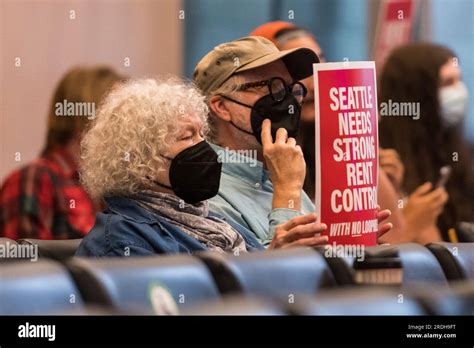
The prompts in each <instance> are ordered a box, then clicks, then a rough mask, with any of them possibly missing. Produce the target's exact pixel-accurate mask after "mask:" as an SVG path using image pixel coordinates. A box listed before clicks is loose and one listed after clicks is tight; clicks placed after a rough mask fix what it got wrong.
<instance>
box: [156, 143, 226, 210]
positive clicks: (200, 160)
mask: <svg viewBox="0 0 474 348" xmlns="http://www.w3.org/2000/svg"><path fill="white" fill-rule="evenodd" d="M162 156H163V155H162ZM163 157H165V158H167V159H169V160H170V161H171V166H170V173H169V176H170V183H171V186H167V185H163V184H161V183H159V182H155V183H156V184H158V185H160V186H163V187H166V188H169V189H171V190H173V191H174V193H175V194H176V196H178V197H179V198H182V199H183V200H184V201H185V202H186V203H190V204H194V203H197V202H201V201H205V200H206V199H209V198H212V197H214V196H215V195H216V194H217V192H219V184H220V181H221V169H222V163H220V162H219V161H218V160H217V159H218V156H217V153H216V152H215V151H214V150H213V149H212V147H211V146H210V145H209V144H208V143H207V142H206V141H205V140H204V141H201V142H200V143H197V144H196V145H193V146H191V147H188V148H187V149H185V150H183V151H181V152H180V153H179V154H177V155H176V156H175V157H174V158H169V157H166V156H163Z"/></svg>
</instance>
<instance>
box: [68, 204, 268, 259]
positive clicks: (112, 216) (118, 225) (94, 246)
mask: <svg viewBox="0 0 474 348" xmlns="http://www.w3.org/2000/svg"><path fill="white" fill-rule="evenodd" d="M106 202H107V209H106V210H105V211H104V212H101V213H98V214H97V218H96V222H95V225H94V227H93V228H92V230H91V231H90V232H89V233H88V234H87V235H86V236H85V237H84V239H83V241H82V242H81V244H80V246H79V248H78V249H77V251H76V256H96V257H102V256H145V255H153V254H168V253H188V254H193V253H195V252H198V251H203V250H206V249H207V248H206V247H205V246H204V245H203V244H202V243H201V242H199V241H198V240H197V239H195V238H193V237H191V236H189V235H188V234H186V233H185V232H184V231H182V230H181V229H180V228H179V227H178V226H176V225H174V224H173V223H171V222H169V221H168V220H166V219H165V218H163V217H161V216H159V215H156V214H152V213H151V212H149V211H148V210H146V209H145V208H143V207H141V206H140V205H139V204H137V202H135V201H134V200H132V199H129V198H125V197H109V198H107V199H106ZM210 215H211V216H213V217H218V218H221V219H223V220H225V219H224V218H223V217H221V216H219V215H217V214H214V213H210ZM226 222H227V223H229V224H230V225H231V226H232V227H233V228H234V229H235V230H236V231H237V232H239V233H240V234H241V235H242V237H243V238H244V240H245V243H246V245H247V250H248V251H254V250H262V249H264V247H263V246H262V245H261V244H260V243H259V242H258V241H257V239H256V238H255V237H254V235H253V233H252V232H250V231H248V230H247V229H245V228H244V227H242V226H240V225H238V224H235V223H233V222H231V221H228V220H226Z"/></svg>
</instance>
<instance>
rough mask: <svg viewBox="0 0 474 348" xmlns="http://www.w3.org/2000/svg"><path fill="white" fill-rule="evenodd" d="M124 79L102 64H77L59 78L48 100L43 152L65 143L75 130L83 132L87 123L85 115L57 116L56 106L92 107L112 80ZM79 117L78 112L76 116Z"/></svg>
mask: <svg viewBox="0 0 474 348" xmlns="http://www.w3.org/2000/svg"><path fill="white" fill-rule="evenodd" d="M124 79H125V78H124V77H123V76H121V75H120V74H118V73H117V72H116V71H115V70H113V69H112V68H110V67H108V66H105V65H98V66H90V67H87V66H77V67H74V68H72V69H70V70H69V71H68V72H67V73H66V74H65V75H64V76H63V78H62V79H61V81H59V83H58V85H57V87H56V90H55V91H54V95H53V98H52V101H51V105H50V109H49V114H48V133H47V135H46V144H45V146H44V149H43V154H44V153H47V152H48V151H50V150H52V149H54V148H55V147H56V146H64V145H66V144H67V143H68V141H69V140H71V139H72V137H73V136H74V135H75V134H76V133H80V132H82V131H83V130H84V129H86V127H87V125H88V124H89V123H90V122H89V118H88V117H60V116H58V115H57V114H56V105H57V104H58V103H59V104H62V103H63V102H64V101H66V102H71V103H93V104H94V106H95V107H98V106H99V105H100V102H101V100H102V98H103V97H104V95H105V94H106V93H107V91H108V90H109V89H110V88H112V86H113V85H114V84H115V83H118V82H120V81H123V80H124ZM75 116H80V115H75Z"/></svg>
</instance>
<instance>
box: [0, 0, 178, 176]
mask: <svg viewBox="0 0 474 348" xmlns="http://www.w3.org/2000/svg"><path fill="white" fill-rule="evenodd" d="M181 9H182V7H181V1H180V0H95V1H94V0H83V1H77V0H76V1H70V0H63V1H61V0H36V1H35V0H29V1H25V0H0V180H3V179H4V178H5V176H6V175H7V174H8V173H9V172H10V171H11V170H12V169H14V168H16V167H18V166H21V165H23V164H25V163H27V162H28V161H30V160H31V159H33V158H35V157H36V156H37V155H38V153H39V151H40V150H41V148H42V145H43V142H44V138H45V132H46V118H47V111H48V107H49V103H50V100H51V98H52V94H53V90H54V88H55V86H56V83H57V82H58V80H59V79H60V78H61V76H62V75H63V74H64V73H65V72H66V71H67V70H68V69H69V68H70V67H72V66H74V65H76V64H98V63H103V64H109V65H111V66H113V67H114V68H115V69H117V70H118V71H120V72H121V73H123V74H126V75H128V76H134V77H138V76H156V75H159V74H164V73H172V74H181V70H182V47H181V46H182V44H181V43H182V36H181V35H182V21H181V20H180V19H179V11H180V10H181ZM71 10H72V11H75V17H76V18H75V19H71V18H70V15H71V12H70V11H71ZM16 57H19V58H21V66H20V67H15V58H16ZM125 57H129V58H130V64H131V65H130V67H125V66H124V59H125ZM16 152H19V153H20V154H21V161H19V162H17V161H15V153H16Z"/></svg>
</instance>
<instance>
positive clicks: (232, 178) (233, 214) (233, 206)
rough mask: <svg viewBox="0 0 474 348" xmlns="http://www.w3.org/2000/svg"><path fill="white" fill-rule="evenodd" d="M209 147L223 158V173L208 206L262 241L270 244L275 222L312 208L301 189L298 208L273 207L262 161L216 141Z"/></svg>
mask: <svg viewBox="0 0 474 348" xmlns="http://www.w3.org/2000/svg"><path fill="white" fill-rule="evenodd" d="M211 146H212V147H213V148H214V150H215V151H216V152H217V154H218V156H219V158H220V159H221V160H222V174H221V182H220V188H219V193H218V194H217V196H215V197H214V198H211V199H210V201H209V207H210V209H211V210H212V211H214V212H216V213H218V214H220V215H223V216H225V217H226V218H227V219H228V220H232V221H234V222H236V223H238V224H240V225H242V226H244V227H245V228H246V229H248V230H250V231H252V232H253V233H254V234H255V236H256V237H257V238H258V240H259V241H260V242H261V243H262V244H264V245H268V244H269V243H270V241H271V240H272V238H273V235H274V233H275V228H276V226H277V225H280V224H282V223H285V222H287V221H288V220H290V219H291V218H294V217H296V216H299V215H303V214H308V213H311V212H314V211H315V208H314V205H313V203H312V201H311V199H310V198H309V197H308V195H307V194H306V193H305V192H304V191H303V192H302V194H301V211H297V210H293V209H286V208H278V209H272V200H273V185H272V182H271V181H270V172H269V171H268V170H266V169H264V168H263V163H262V162H260V161H257V160H256V158H251V157H246V156H243V155H240V156H236V151H232V150H228V149H224V148H222V147H220V146H218V145H215V144H211ZM290 165H291V164H290Z"/></svg>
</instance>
